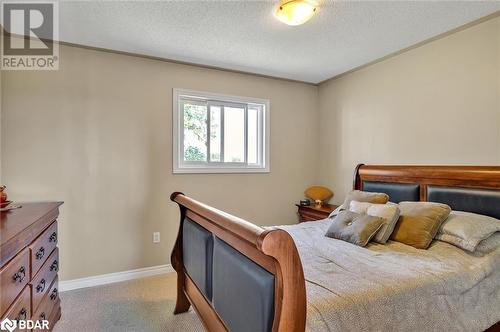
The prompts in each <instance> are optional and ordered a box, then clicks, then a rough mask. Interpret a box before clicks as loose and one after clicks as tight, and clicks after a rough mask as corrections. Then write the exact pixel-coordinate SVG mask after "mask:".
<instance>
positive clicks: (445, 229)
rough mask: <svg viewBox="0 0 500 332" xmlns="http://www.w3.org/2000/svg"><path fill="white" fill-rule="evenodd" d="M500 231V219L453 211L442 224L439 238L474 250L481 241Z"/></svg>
mask: <svg viewBox="0 0 500 332" xmlns="http://www.w3.org/2000/svg"><path fill="white" fill-rule="evenodd" d="M495 232H500V220H498V219H496V218H492V217H488V216H483V215H480V214H475V213H470V212H462V211H452V212H451V213H450V216H449V217H448V219H446V220H445V221H444V222H443V224H442V225H441V227H440V229H439V231H438V234H437V235H436V239H437V240H441V241H444V242H448V243H451V244H453V245H455V246H457V247H459V248H462V249H465V250H468V251H471V252H474V251H475V250H476V247H477V246H478V245H479V243H480V242H481V241H483V240H485V239H487V238H489V237H490V236H491V235H492V234H493V233H495Z"/></svg>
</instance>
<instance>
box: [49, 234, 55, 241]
mask: <svg viewBox="0 0 500 332" xmlns="http://www.w3.org/2000/svg"><path fill="white" fill-rule="evenodd" d="M49 242H57V232H54V233H52V234H51V235H50V237H49Z"/></svg>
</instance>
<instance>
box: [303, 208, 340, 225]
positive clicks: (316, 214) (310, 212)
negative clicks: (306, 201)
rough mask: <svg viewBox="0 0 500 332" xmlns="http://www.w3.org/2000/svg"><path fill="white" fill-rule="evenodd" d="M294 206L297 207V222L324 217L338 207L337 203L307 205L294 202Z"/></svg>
mask: <svg viewBox="0 0 500 332" xmlns="http://www.w3.org/2000/svg"><path fill="white" fill-rule="evenodd" d="M295 206H297V208H298V214H299V222H304V221H315V220H321V219H325V218H327V217H328V216H329V215H330V213H332V212H333V211H334V210H335V209H336V208H338V206H337V205H332V204H323V205H316V204H312V205H308V206H303V205H300V204H295Z"/></svg>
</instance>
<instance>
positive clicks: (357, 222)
mask: <svg viewBox="0 0 500 332" xmlns="http://www.w3.org/2000/svg"><path fill="white" fill-rule="evenodd" d="M383 222H384V219H382V218H378V217H373V216H369V215H367V214H359V213H354V212H351V211H342V212H340V213H339V214H338V215H337V216H336V217H335V218H334V219H333V220H332V224H331V225H330V227H329V228H328V230H327V231H326V234H325V236H327V237H331V238H333V239H338V240H343V241H346V242H350V243H352V244H355V245H358V246H361V247H364V246H366V245H367V244H368V242H370V240H371V238H372V237H373V236H374V235H375V234H376V233H377V232H378V230H379V229H380V227H382V224H383Z"/></svg>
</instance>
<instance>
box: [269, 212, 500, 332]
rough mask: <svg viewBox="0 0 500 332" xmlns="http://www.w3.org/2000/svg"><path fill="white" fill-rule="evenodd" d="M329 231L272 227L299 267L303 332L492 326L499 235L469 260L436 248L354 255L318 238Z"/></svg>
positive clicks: (309, 225) (498, 300)
mask: <svg viewBox="0 0 500 332" xmlns="http://www.w3.org/2000/svg"><path fill="white" fill-rule="evenodd" d="M329 223H330V221H329V220H328V219H326V220H323V221H315V222H306V223H301V224H298V225H289V226H278V227H279V228H281V229H284V230H285V231H287V232H288V233H289V234H290V235H291V236H292V237H293V239H294V240H295V243H296V245H297V249H298V251H299V254H300V257H301V260H302V265H303V268H304V275H305V279H306V292H307V327H306V329H307V331H318V332H320V331H419V332H421V331H484V330H485V329H487V328H488V327H490V326H491V325H493V324H495V323H496V322H498V321H500V233H496V234H494V235H493V236H492V237H490V238H489V239H488V240H485V241H483V242H482V243H481V244H480V246H479V247H478V249H477V250H476V252H475V253H469V252H466V251H464V250H462V249H460V248H457V247H455V246H453V245H450V244H447V243H445V242H441V241H434V242H433V243H432V244H431V246H430V248H429V249H428V250H420V249H415V248H413V247H410V246H407V245H404V244H402V243H399V242H394V241H389V242H388V243H387V244H385V245H381V244H376V243H370V244H369V245H368V246H367V247H365V248H362V247H358V246H355V245H352V244H350V243H347V242H344V241H340V240H335V239H330V238H327V237H325V236H324V234H325V232H326V230H327V228H328V226H329Z"/></svg>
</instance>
